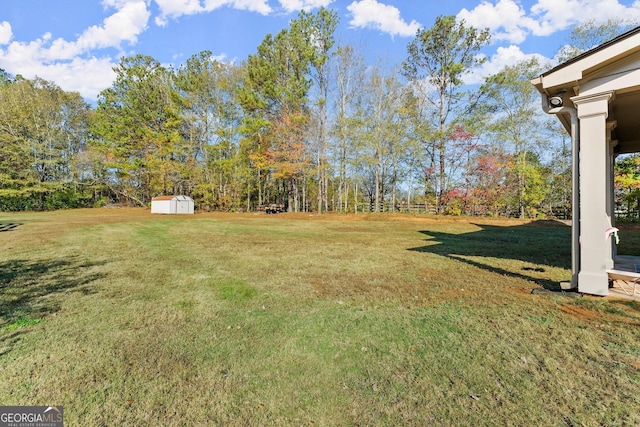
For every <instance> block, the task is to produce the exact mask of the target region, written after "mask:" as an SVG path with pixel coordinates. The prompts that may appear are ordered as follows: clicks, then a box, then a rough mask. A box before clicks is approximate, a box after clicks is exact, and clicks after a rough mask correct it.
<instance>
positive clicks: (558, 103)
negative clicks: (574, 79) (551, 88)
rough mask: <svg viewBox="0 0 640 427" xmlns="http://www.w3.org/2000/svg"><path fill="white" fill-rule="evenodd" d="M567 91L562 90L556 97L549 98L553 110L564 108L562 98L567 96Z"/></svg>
mask: <svg viewBox="0 0 640 427" xmlns="http://www.w3.org/2000/svg"><path fill="white" fill-rule="evenodd" d="M566 91H567V90H566V89H560V90H559V91H557V92H556V96H552V97H551V98H549V106H550V107H551V108H560V107H562V96H563V95H564V94H565V92H566Z"/></svg>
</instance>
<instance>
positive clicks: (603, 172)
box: [571, 92, 613, 295]
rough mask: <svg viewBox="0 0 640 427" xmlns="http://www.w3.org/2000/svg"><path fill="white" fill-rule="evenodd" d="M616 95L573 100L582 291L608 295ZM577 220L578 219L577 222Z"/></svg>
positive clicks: (610, 264) (608, 93)
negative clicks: (611, 123) (610, 121)
mask: <svg viewBox="0 0 640 427" xmlns="http://www.w3.org/2000/svg"><path fill="white" fill-rule="evenodd" d="M612 97H613V92H606V93H601V94H597V95H589V96H582V97H581V96H577V97H574V98H571V100H572V101H573V103H574V105H575V106H576V107H577V109H578V119H579V120H580V218H579V221H580V271H579V273H578V291H579V292H584V293H588V294H593V295H608V294H609V280H608V277H607V272H606V269H607V268H611V267H612V266H613V257H612V251H611V241H610V240H609V239H607V238H605V232H606V230H607V229H608V228H609V227H611V216H610V214H611V211H612V209H611V203H610V200H611V199H610V190H609V189H610V184H609V179H610V170H611V169H610V158H611V154H610V148H609V144H608V140H609V139H610V138H609V135H608V129H607V117H608V115H609V101H610V100H611V98H612ZM575 220H576V218H574V221H575Z"/></svg>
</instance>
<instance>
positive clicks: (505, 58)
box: [464, 45, 550, 84]
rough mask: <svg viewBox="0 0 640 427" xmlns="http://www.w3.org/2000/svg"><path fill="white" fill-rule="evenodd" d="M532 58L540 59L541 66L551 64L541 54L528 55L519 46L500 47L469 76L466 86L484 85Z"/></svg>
mask: <svg viewBox="0 0 640 427" xmlns="http://www.w3.org/2000/svg"><path fill="white" fill-rule="evenodd" d="M530 58H536V59H538V62H539V63H540V64H546V63H550V60H549V59H548V58H545V57H544V56H542V55H539V54H537V53H536V54H526V53H524V52H522V50H520V48H519V47H518V46H515V45H511V46H508V47H498V49H496V52H495V53H494V54H493V55H492V56H491V57H489V58H487V61H486V62H485V63H484V64H482V66H480V67H478V68H477V69H475V70H473V71H472V72H471V73H469V74H467V75H466V76H465V78H464V81H465V83H466V84H479V83H484V79H485V78H486V77H489V76H491V75H494V74H497V73H499V72H500V71H502V70H503V69H504V68H505V67H508V66H513V65H515V64H517V63H519V62H522V61H525V60H527V59H530Z"/></svg>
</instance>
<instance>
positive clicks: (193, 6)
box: [154, 0, 272, 26]
mask: <svg viewBox="0 0 640 427" xmlns="http://www.w3.org/2000/svg"><path fill="white" fill-rule="evenodd" d="M154 1H155V3H156V4H157V5H158V7H159V8H160V15H159V16H157V17H156V19H155V22H156V24H157V25H159V26H165V25H167V23H168V20H169V19H176V18H179V17H180V16H183V15H195V14H197V13H205V12H211V11H213V10H216V9H219V8H221V7H223V6H228V7H231V8H234V9H239V10H247V11H249V12H257V13H259V14H261V15H268V14H269V13H271V11H272V9H271V6H269V2H268V0H154Z"/></svg>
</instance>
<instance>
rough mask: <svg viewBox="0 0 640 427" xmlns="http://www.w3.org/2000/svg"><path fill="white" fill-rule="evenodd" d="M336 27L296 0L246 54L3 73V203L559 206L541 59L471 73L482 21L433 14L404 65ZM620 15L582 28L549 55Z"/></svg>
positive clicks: (564, 178) (566, 159)
mask: <svg viewBox="0 0 640 427" xmlns="http://www.w3.org/2000/svg"><path fill="white" fill-rule="evenodd" d="M337 24H338V17H337V14H336V13H335V12H334V11H332V10H329V9H324V8H322V9H319V10H318V11H317V12H316V13H308V12H304V11H303V12H300V14H299V15H298V16H297V18H296V19H294V20H292V21H291V23H290V25H289V27H288V28H286V29H283V30H282V31H280V32H279V33H277V34H276V35H267V36H266V37H265V38H264V40H263V41H262V43H261V44H260V45H259V46H258V47H257V49H256V52H255V53H254V54H252V55H249V57H248V58H247V59H246V60H244V61H242V62H241V63H229V62H221V61H217V60H216V59H214V57H213V56H212V54H211V52H207V51H205V52H200V53H198V54H196V55H193V56H192V57H190V58H189V59H188V60H187V61H186V63H184V64H182V65H179V66H177V67H175V68H174V67H165V66H163V65H162V64H160V63H159V62H158V61H157V60H155V59H154V58H153V57H150V56H146V55H135V56H131V57H124V58H122V59H121V61H120V63H119V64H118V65H117V66H116V67H115V68H114V71H115V73H116V77H115V80H114V82H113V84H112V85H111V86H110V87H109V88H107V89H105V90H104V91H102V92H101V93H100V94H99V96H98V100H97V103H96V105H93V106H92V105H90V104H88V103H87V102H85V101H84V100H83V99H82V97H81V96H80V95H79V94H78V93H74V92H65V91H63V90H61V89H60V88H59V87H58V86H56V85H55V84H54V83H52V82H48V81H45V80H42V79H40V78H35V79H32V80H29V79H25V78H22V77H21V76H19V75H17V76H12V75H9V74H8V73H6V72H4V71H2V72H0V210H3V211H12V210H13V211H15V210H47V209H59V208H74V207H91V206H103V205H105V204H124V205H136V206H148V205H149V203H150V201H151V199H152V198H153V197H155V196H158V195H171V194H183V195H188V196H191V197H192V198H193V199H194V201H195V205H196V207H197V209H200V210H205V211H208V210H222V211H230V210H256V209H258V208H259V207H260V206H263V205H265V204H269V203H278V204H282V205H284V206H285V207H286V209H287V210H288V211H293V212H310V211H313V212H328V211H336V212H353V211H358V210H362V209H366V210H368V211H373V212H377V211H381V210H383V209H384V206H388V207H389V208H388V209H391V210H395V209H400V207H401V206H410V205H411V204H422V205H423V206H429V207H431V208H432V209H433V210H435V211H436V212H438V213H444V214H472V215H494V216H498V215H503V216H517V217H542V216H549V215H553V214H555V213H556V212H558V211H563V210H564V211H568V210H569V209H568V208H569V205H570V201H571V195H570V188H571V185H570V179H571V173H570V171H571V163H570V150H571V147H570V139H569V136H568V135H566V132H565V131H564V130H563V129H562V128H561V127H560V125H559V123H558V122H557V120H555V118H554V117H552V116H546V115H544V114H543V113H542V111H541V109H540V108H539V97H538V94H537V93H536V91H535V88H534V87H533V86H532V85H531V84H530V83H529V80H530V79H531V78H533V77H535V76H537V75H538V74H540V72H541V71H543V70H544V69H546V68H548V67H549V64H541V63H539V62H538V61H536V60H534V59H529V60H526V61H523V62H521V63H519V64H516V65H514V66H510V67H506V68H505V69H503V70H501V71H500V72H499V73H497V74H495V75H492V76H490V77H488V78H486V79H485V81H484V83H483V84H479V85H471V86H470V85H467V84H465V77H466V76H467V75H468V74H469V73H471V72H473V71H474V70H476V69H477V68H478V67H479V66H480V65H481V64H482V62H483V61H484V59H483V56H482V55H481V50H482V49H483V47H485V46H486V45H487V44H488V43H489V42H490V35H489V30H488V29H476V28H473V27H470V26H468V25H466V23H465V22H464V21H456V19H455V17H453V16H441V17H438V18H437V19H436V21H435V23H434V25H433V27H431V28H429V29H421V30H419V31H418V32H417V34H416V36H415V38H414V39H413V40H412V41H411V42H410V43H409V44H408V46H407V55H406V59H405V60H404V61H403V62H402V63H401V64H387V63H385V62H383V61H380V62H378V63H376V64H367V63H366V61H365V59H364V57H363V55H362V54H361V53H360V52H359V50H358V49H357V48H356V47H354V46H352V45H348V44H343V45H341V44H339V43H338V42H337V41H336V39H335V30H336V27H337ZM620 28H621V24H620V23H619V22H609V23H608V24H605V25H596V24H594V23H588V24H585V25H583V26H580V27H577V28H576V29H575V30H574V32H573V33H572V34H573V36H574V37H575V40H574V42H575V43H573V44H572V45H571V46H573V48H572V49H568V48H567V46H565V47H563V50H562V51H561V52H560V53H561V55H565V56H566V57H567V58H569V57H571V56H575V55H576V54H578V53H579V52H580V51H581V48H580V43H579V42H581V41H582V42H584V41H586V40H591V39H592V38H594V37H596V38H597V37H599V38H600V40H601V41H603V40H604V39H605V37H608V36H609V35H610V34H609V32H611V31H612V30H613V29H615V30H618V31H619V30H620ZM607 31H608V32H607ZM582 50H583V49H582Z"/></svg>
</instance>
